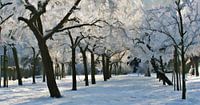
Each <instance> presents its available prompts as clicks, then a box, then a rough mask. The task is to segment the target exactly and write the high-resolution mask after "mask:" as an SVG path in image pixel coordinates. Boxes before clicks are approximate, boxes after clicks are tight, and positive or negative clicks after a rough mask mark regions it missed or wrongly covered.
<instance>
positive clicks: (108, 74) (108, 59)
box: [106, 56, 111, 79]
mask: <svg viewBox="0 0 200 105" xmlns="http://www.w3.org/2000/svg"><path fill="white" fill-rule="evenodd" d="M109 63H110V58H109V57H107V56H106V72H107V73H106V74H107V75H106V78H107V79H110V75H111V74H110V71H109Z"/></svg>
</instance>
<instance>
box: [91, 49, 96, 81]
mask: <svg viewBox="0 0 200 105" xmlns="http://www.w3.org/2000/svg"><path fill="white" fill-rule="evenodd" d="M90 53H91V80H92V84H96V80H95V60H94V53H93V52H90Z"/></svg>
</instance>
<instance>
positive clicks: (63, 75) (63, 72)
mask: <svg viewBox="0 0 200 105" xmlns="http://www.w3.org/2000/svg"><path fill="white" fill-rule="evenodd" d="M61 67H62V68H61V69H62V74H61V77H62V78H64V77H65V65H64V63H61Z"/></svg>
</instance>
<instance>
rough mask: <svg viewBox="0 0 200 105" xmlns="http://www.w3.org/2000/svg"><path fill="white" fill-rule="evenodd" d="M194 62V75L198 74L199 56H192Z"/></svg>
mask: <svg viewBox="0 0 200 105" xmlns="http://www.w3.org/2000/svg"><path fill="white" fill-rule="evenodd" d="M194 64H195V70H196V71H195V74H196V76H199V57H197V56H195V57H194Z"/></svg>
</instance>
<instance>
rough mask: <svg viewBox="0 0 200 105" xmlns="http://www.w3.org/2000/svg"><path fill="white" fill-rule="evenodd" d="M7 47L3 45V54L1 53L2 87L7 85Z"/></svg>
mask: <svg viewBox="0 0 200 105" xmlns="http://www.w3.org/2000/svg"><path fill="white" fill-rule="evenodd" d="M6 52H7V47H6V46H4V55H3V77H4V80H3V87H8V77H7V62H8V58H7V54H6Z"/></svg>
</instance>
